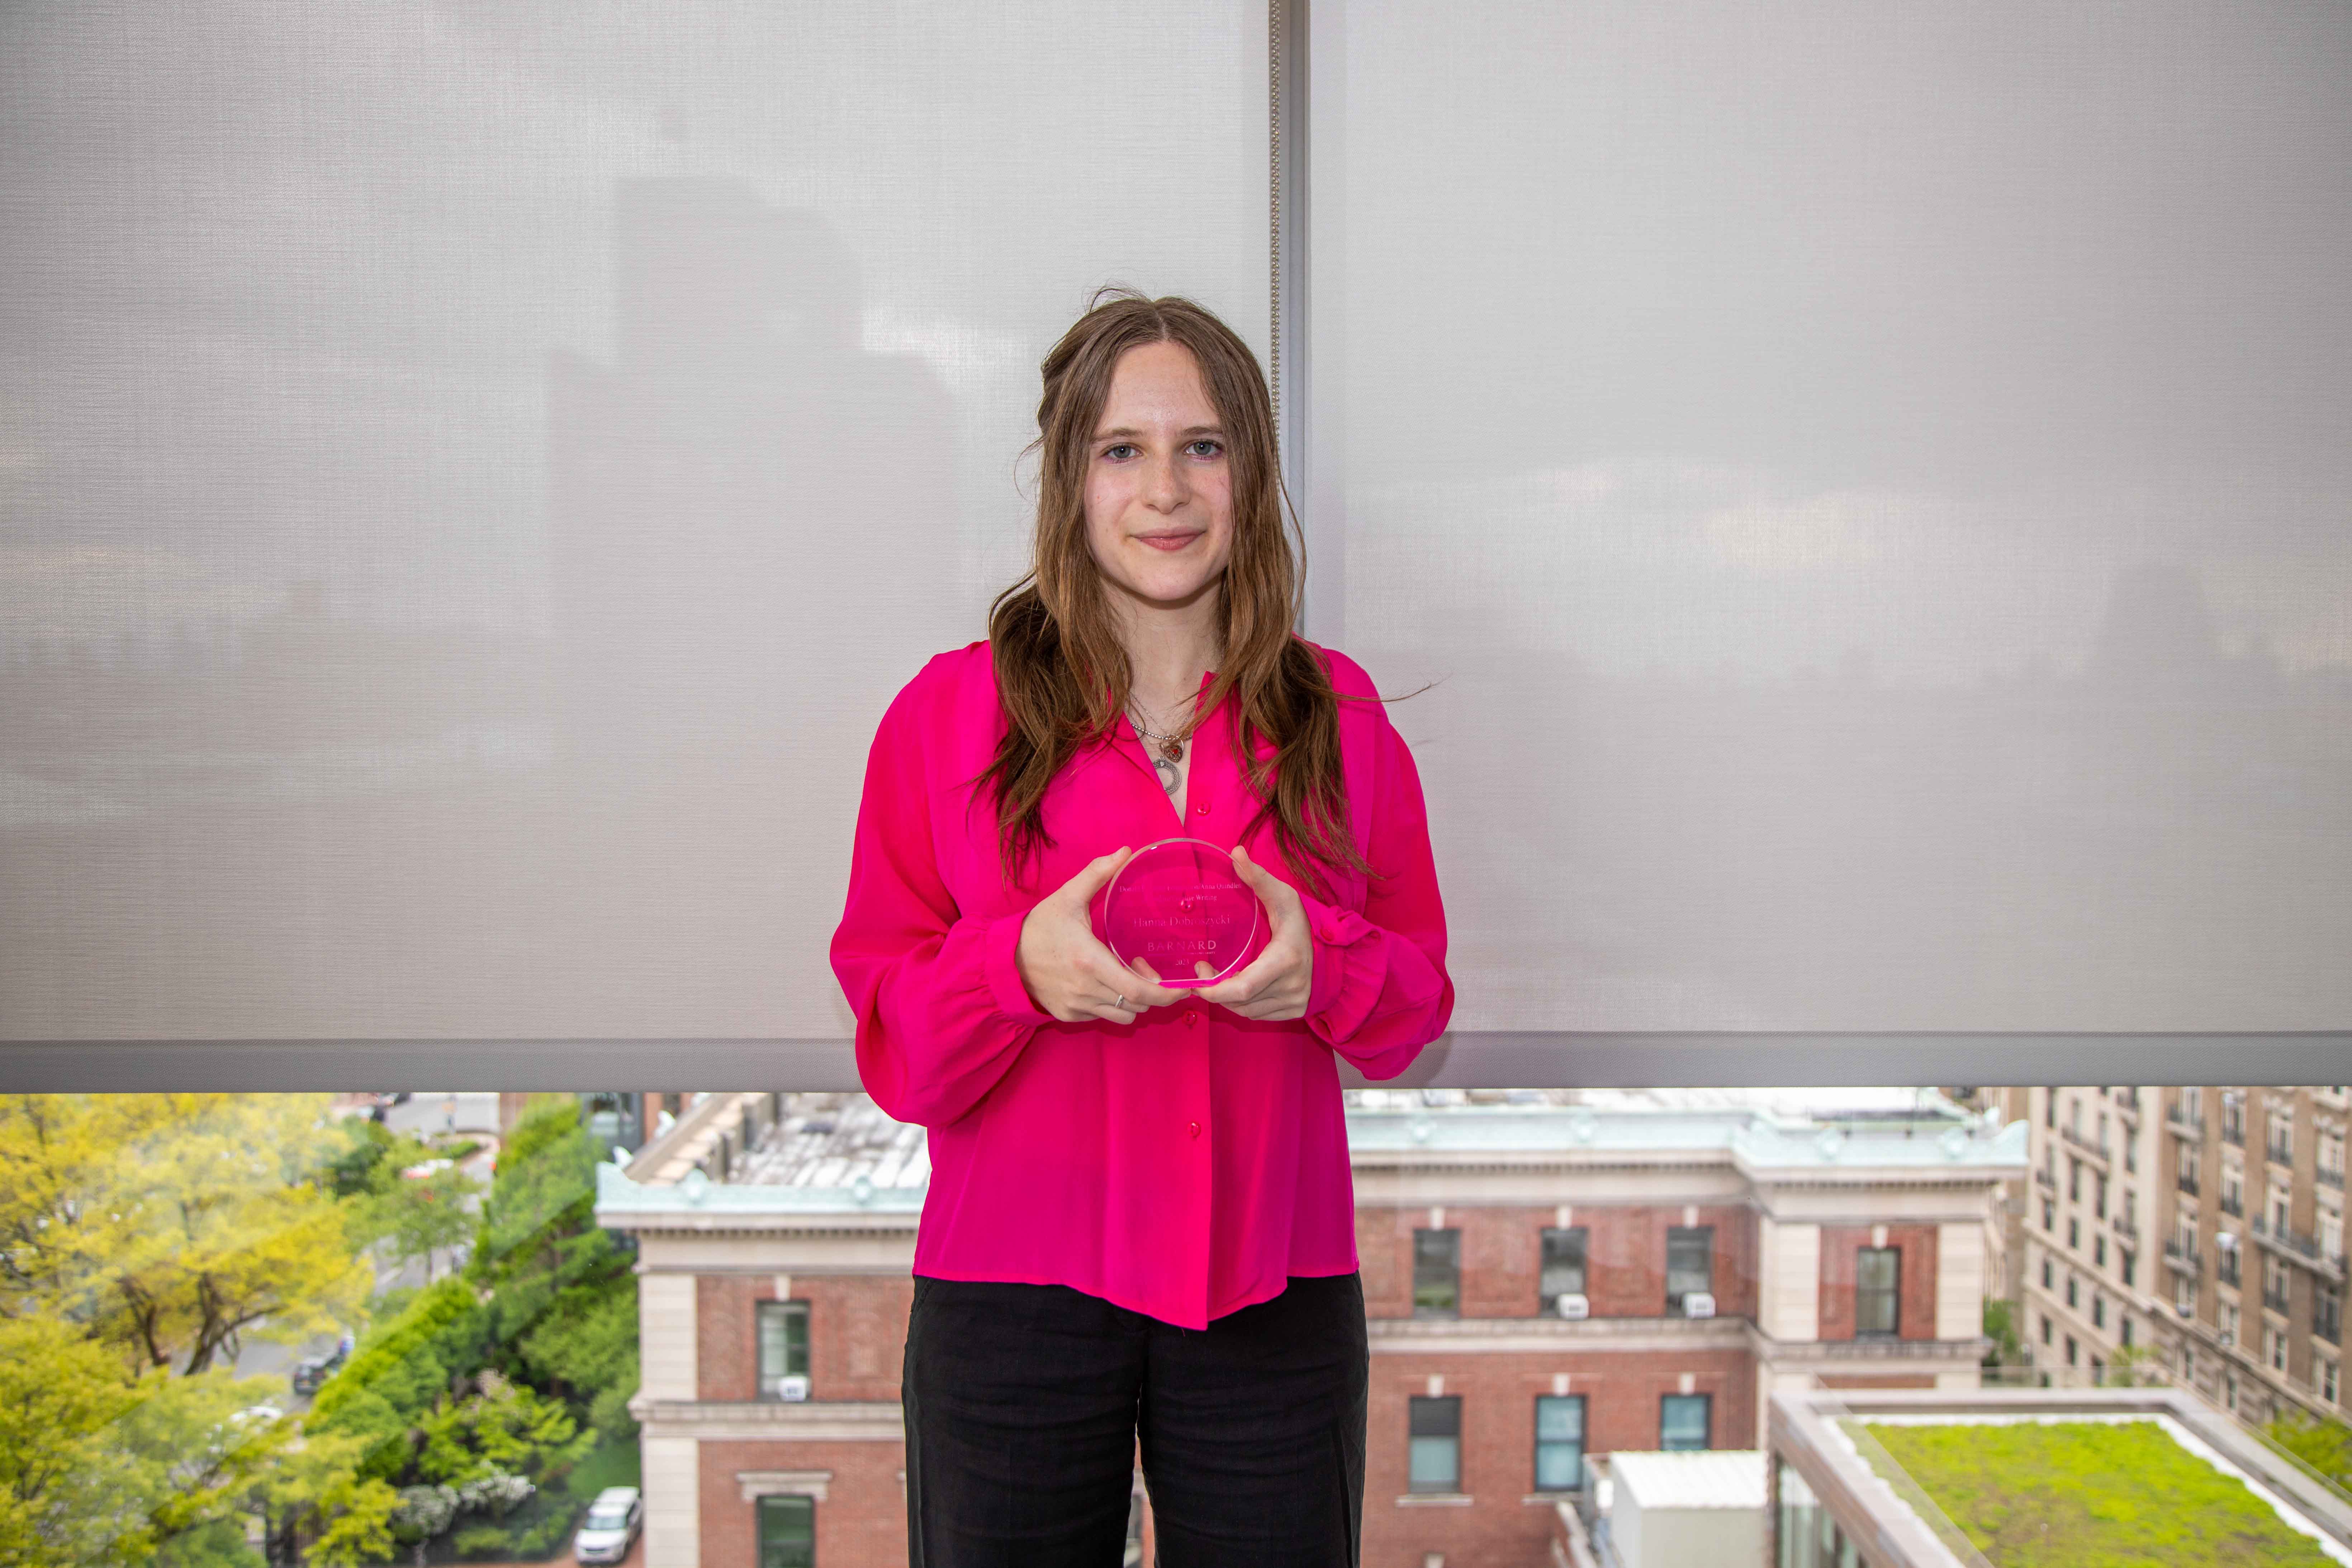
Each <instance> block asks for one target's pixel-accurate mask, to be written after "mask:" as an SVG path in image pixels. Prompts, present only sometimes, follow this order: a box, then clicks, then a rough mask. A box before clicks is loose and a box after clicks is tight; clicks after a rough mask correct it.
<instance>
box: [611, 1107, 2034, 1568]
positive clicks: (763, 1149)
mask: <svg viewBox="0 0 2352 1568" xmlns="http://www.w3.org/2000/svg"><path fill="white" fill-rule="evenodd" d="M1349 1098H1350V1108H1349V1139H1350V1145H1351V1149H1352V1151H1353V1164H1354V1176H1355V1184H1356V1200H1357V1241H1358V1251H1359V1256H1360V1263H1361V1268H1362V1271H1363V1281H1364V1289H1365V1299H1366V1307H1367V1312H1368V1316H1369V1318H1370V1324H1369V1327H1370V1344H1371V1350H1372V1358H1371V1393H1370V1433H1369V1437H1370V1442H1369V1451H1368V1455H1367V1463H1366V1485H1365V1509H1364V1542H1365V1552H1364V1561H1365V1562H1366V1563H1367V1564H1371V1565H1376V1568H1391V1565H1394V1568H1432V1565H1433V1564H1436V1565H1441V1568H1470V1565H1493V1568H1504V1565H1511V1568H1517V1565H1520V1564H1527V1565H1528V1568H1534V1565H1537V1564H1548V1563H1550V1562H1551V1560H1552V1559H1551V1541H1552V1539H1553V1532H1554V1528H1555V1515H1556V1513H1557V1511H1558V1504H1559V1502H1560V1501H1561V1500H1564V1499H1569V1500H1572V1499H1574V1498H1576V1497H1577V1496H1578V1495H1579V1493H1580V1490H1581V1489H1583V1488H1585V1487H1586V1486H1587V1485H1588V1484H1590V1483H1591V1481H1592V1480H1593V1479H1595V1478H1596V1477H1597V1476H1598V1475H1599V1474H1600V1473H1601V1472H1602V1471H1603V1470H1604V1469H1605V1466H1606V1462H1607V1456H1608V1455H1609V1454H1611V1453H1612V1452H1614V1451H1620V1450H1654V1449H1658V1448H1691V1447H1709V1448H1759V1447H1760V1446H1761V1443H1762V1437H1763V1422H1764V1412H1765V1410H1766V1408H1767V1406H1768V1402H1769V1396H1770V1394H1771V1393H1772V1391H1773V1390H1774V1389H1775V1388H1777V1387H1800V1386H1802V1387H1810V1386H1811V1385H1812V1384H1813V1382H1814V1380H1815V1379H1816V1378H1819V1379H1821V1380H1822V1381H1825V1382H1827V1383H1829V1384H1831V1385H1832V1386H1847V1387H1874V1388H1906V1387H1908V1388H1935V1387H1964V1386H1973V1385H1974V1382H1975V1377H1976V1371H1977V1361H1978V1358H1979V1355H1980V1354H1981V1352H1982V1348H1983V1342H1982V1340H1981V1338H1980V1337H1979V1327H1980V1322H1981V1312H1982V1303H1983V1298H1984V1293H1985V1280H1986V1268H1987V1263H1988V1258H1989V1247H1988V1236H1987V1228H1988V1225H1989V1224H1990V1222H1991V1221H1992V1220H1993V1219H1994V1218H1995V1216H1996V1214H1997V1202H1998V1197H1999V1194H2000V1188H2001V1184H2002V1182H2003V1180H2004V1178H2014V1177H2018V1176H2021V1175H2022V1173H2023V1171H2024V1169H2025V1150H2026V1135H2025V1129H2024V1128H2023V1127H2022V1126H2012V1127H2010V1128H2007V1129H2005V1130H2004V1129H1999V1128H1996V1127H1995V1126H1993V1125H1992V1124H1990V1123H1989V1122H1987V1121H1985V1120H1983V1119H1979V1118H1977V1117H1973V1116H1969V1115H1966V1114H1964V1113H1961V1112H1959V1111H1958V1109H1956V1108H1955V1107H1953V1106H1952V1105H1951V1104H1950V1103H1948V1102H1946V1101H1944V1100H1942V1099H1941V1098H1940V1097H1938V1096H1932V1095H1931V1096H1926V1097H1923V1096H1921V1095H1919V1094H1917V1093H1916V1092H1913V1091H1908V1090H1905V1091H1900V1092H1896V1091H1853V1090H1841V1091H1764V1092H1729V1091H1723V1092H1716V1091H1652V1092H1558V1093H1554V1092H1542V1093H1535V1092H1515V1093H1513V1094H1509V1095H1506V1094H1502V1093H1486V1092H1477V1093H1476V1095H1475V1101H1474V1099H1473V1096H1472V1095H1471V1094H1465V1093H1463V1092H1443V1091H1426V1092H1423V1091H1392V1090H1391V1091H1384V1090H1368V1091H1362V1092H1356V1093H1354V1094H1351V1095H1350V1097H1349ZM928 1175H929V1167H928V1165H927V1163H926V1161H925V1159H924V1155H923V1144H922V1134H921V1130H920V1129H919V1128H912V1127H904V1126H901V1125H899V1124H896V1123H893V1122H890V1121H889V1120H888V1119H887V1118H886V1117H884V1116H882V1115H881V1113H879V1111H878V1110H877V1109H876V1108H875V1107H874V1106H873V1105H872V1103H870V1102H868V1101H866V1100H865V1099H864V1098H863V1097H862V1096H857V1095H846V1094H798V1095H784V1096H772V1095H765V1094H732V1095H709V1096H705V1097H703V1098H702V1099H701V1100H700V1101H698V1103H695V1104H694V1105H693V1106H691V1107H690V1108H689V1109H688V1112H687V1113H686V1114H685V1115H684V1116H683V1117H682V1118H681V1119H680V1121H679V1122H678V1123H677V1125H675V1126H674V1127H673V1128H672V1129H671V1131H670V1133H669V1134H667V1136H665V1137H664V1138H662V1139H660V1140H658V1141H657V1142H656V1143H655V1144H654V1145H649V1146H648V1147H647V1148H646V1150H644V1151H643V1152H642V1154H641V1155H639V1156H638V1158H637V1159H636V1160H635V1162H634V1163H632V1164H631V1166H629V1167H628V1168H627V1170H626V1171H623V1170H620V1169H612V1168H608V1169H607V1170H606V1171H605V1172H604V1175H603V1176H602V1180H601V1184H600V1195H599V1201H598V1210H597V1211H598V1215H599V1218H600V1219H601V1221H602V1222H603V1223H604V1224H605V1225H606V1226H608V1227H612V1228H617V1229H622V1230H626V1231H629V1232H631V1233H632V1234H634V1235H635V1238H636V1239H637V1242H638V1246H639V1249H640V1250H639V1270H640V1276H641V1277H640V1296H639V1300H640V1313H641V1321H640V1335H641V1353H642V1357H643V1365H644V1382H643V1388H642V1391H641V1392H640V1394H639V1396H638V1397H637V1399H636V1401H635V1404H634V1406H633V1408H635V1410H636V1411H637V1412H638V1415H639V1418H640V1419H641V1420H642V1421H643V1422H644V1437H643V1443H644V1458H645V1486H646V1503H647V1533H646V1547H647V1555H646V1562H647V1563H648V1564H649V1565H650V1568H687V1565H689V1564H711V1565H714V1568H716V1565H718V1564H745V1565H751V1564H763V1563H765V1564H786V1563H799V1562H806V1563H811V1564H823V1565H824V1568H869V1565H871V1568H883V1565H890V1568H896V1565H898V1564H902V1563H904V1562H905V1561H906V1553H905V1526H904V1517H905V1516H904V1491H903V1487H904V1468H903V1458H902V1453H901V1448H900V1442H901V1432H900V1427H899V1418H898V1403H897V1400H898V1362H899V1354H900V1350H901V1347H902V1345H903V1343H904V1333H905V1324H906V1314H907V1310H908V1302H909V1300H910V1298H911V1287H910V1285H909V1282H908V1274H909V1270H910V1269H911V1265H912V1260H913V1249H914V1233H915V1225H916V1222H917V1219H918V1218H919V1214H920V1209H921V1201H922V1195H923V1190H924V1184H925V1182H926V1180H927V1178H928ZM1563 1297H1568V1298H1572V1299H1571V1300H1570V1301H1567V1302H1565V1303H1563V1301H1562V1298H1563ZM1564 1312H1565V1314H1566V1315H1563V1314H1564ZM790 1379H804V1380H805V1381H804V1382H801V1383H788V1382H787V1380H790ZM1588 1460H1589V1461H1590V1463H1588V1462H1587V1461H1588ZM1136 1512H1137V1523H1136V1527H1135V1531H1134V1533H1135V1536H1136V1540H1135V1542H1134V1543H1133V1545H1132V1546H1131V1548H1130V1557H1131V1560H1134V1561H1138V1562H1140V1561H1145V1560H1148V1552H1149V1548H1150V1542H1149V1539H1148V1536H1149V1511H1148V1506H1147V1505H1146V1504H1145V1503H1144V1502H1143V1500H1141V1499H1139V1503H1138V1508H1137V1511H1136Z"/></svg>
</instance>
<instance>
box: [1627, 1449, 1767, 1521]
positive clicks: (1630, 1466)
mask: <svg viewBox="0 0 2352 1568" xmlns="http://www.w3.org/2000/svg"><path fill="white" fill-rule="evenodd" d="M1609 1479H1610V1481H1611V1483H1612V1485H1613V1486H1614V1487H1615V1488H1616V1490H1617V1492H1618V1495H1619V1496H1621V1497H1626V1496H1630V1497H1631V1498H1633V1501H1634V1502H1635V1503H1636V1504H1637V1505H1638V1506H1640V1507H1641V1508H1643V1509H1644V1510H1648V1509H1654V1508H1762V1507H1763V1506H1764V1456H1763V1455H1762V1454H1760V1453H1759V1452H1757V1451H1755V1450H1754V1449H1746V1450H1742V1449H1710V1450H1708V1451H1706V1452H1704V1453H1662V1452H1661V1453H1652V1452H1637V1453H1628V1452H1626V1451H1625V1450H1623V1449H1620V1450H1618V1451H1617V1452H1616V1453H1613V1454H1612V1455H1610V1456H1609Z"/></svg>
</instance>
